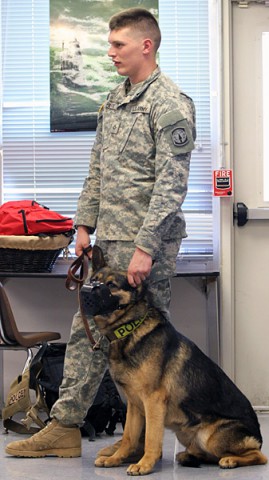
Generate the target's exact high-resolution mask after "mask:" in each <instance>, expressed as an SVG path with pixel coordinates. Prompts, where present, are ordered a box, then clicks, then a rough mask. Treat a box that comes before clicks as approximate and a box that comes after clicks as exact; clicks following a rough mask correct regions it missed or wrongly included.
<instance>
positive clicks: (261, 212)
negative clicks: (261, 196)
mask: <svg viewBox="0 0 269 480" xmlns="http://www.w3.org/2000/svg"><path fill="white" fill-rule="evenodd" d="M233 219H234V222H235V221H237V226H238V227H243V226H244V225H245V224H246V223H247V221H248V220H269V208H248V207H247V206H246V205H245V203H243V202H237V204H236V205H235V204H234V207H233Z"/></svg>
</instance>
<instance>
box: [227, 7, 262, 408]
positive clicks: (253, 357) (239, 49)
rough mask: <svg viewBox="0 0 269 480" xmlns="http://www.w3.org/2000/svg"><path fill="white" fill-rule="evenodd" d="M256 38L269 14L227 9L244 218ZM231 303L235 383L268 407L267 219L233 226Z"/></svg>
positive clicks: (256, 199) (249, 193) (256, 144)
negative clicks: (230, 19) (229, 13)
mask: <svg viewBox="0 0 269 480" xmlns="http://www.w3.org/2000/svg"><path fill="white" fill-rule="evenodd" d="M262 32H269V8H268V7H266V6H265V4H257V3H252V2H251V3H249V5H248V7H247V8H240V7H239V6H238V4H237V3H233V7H232V58H233V60H232V71H233V85H232V90H233V121H234V124H233V162H234V202H235V204H236V203H237V202H243V203H245V204H246V206H247V207H249V209H250V210H249V213H250V216H253V215H254V211H253V210H252V209H253V208H254V209H255V208H257V207H261V206H262V192H261V180H262V161H263V159H262V156H263V134H262V126H263V121H262V118H263V117H262V115H263V109H262ZM268 61H269V58H268ZM268 108H269V106H268ZM268 135H269V128H268ZM267 181H268V182H269V178H268V179H267ZM263 206H264V207H265V206H266V205H265V204H263ZM251 211H252V212H253V215H252V214H251ZM263 211H264V210H263ZM234 302H235V305H234V308H235V309H234V315H235V321H234V328H235V338H234V352H235V358H234V360H235V381H236V383H237V385H238V386H239V387H240V388H241V389H242V390H243V391H244V392H245V393H246V395H247V396H248V397H249V399H250V400H251V402H252V404H253V405H255V406H258V405H259V406H260V405H261V406H265V405H269V219H268V220H249V221H248V222H247V223H246V224H245V225H244V226H242V227H238V226H237V224H236V223H235V224H234Z"/></svg>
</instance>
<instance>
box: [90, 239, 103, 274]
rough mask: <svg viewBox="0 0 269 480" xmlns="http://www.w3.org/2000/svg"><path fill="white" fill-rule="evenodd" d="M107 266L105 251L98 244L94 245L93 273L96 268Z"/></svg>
mask: <svg viewBox="0 0 269 480" xmlns="http://www.w3.org/2000/svg"><path fill="white" fill-rule="evenodd" d="M105 266H106V262H105V258H104V254H103V251H102V249H101V248H100V247H98V246H97V245H94V246H93V249H92V271H93V273H94V272H95V271H96V270H99V269H100V268H103V267H105Z"/></svg>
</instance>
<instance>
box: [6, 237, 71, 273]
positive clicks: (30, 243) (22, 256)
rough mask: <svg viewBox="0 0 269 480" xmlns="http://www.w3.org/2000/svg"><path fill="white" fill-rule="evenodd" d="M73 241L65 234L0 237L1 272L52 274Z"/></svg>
mask: <svg viewBox="0 0 269 480" xmlns="http://www.w3.org/2000/svg"><path fill="white" fill-rule="evenodd" d="M72 240H73V237H72V236H66V235H64V234H60V235H55V236H53V237H50V236H45V237H39V236H15V235H14V236H9V235H0V271H1V272H16V273H24V272H25V273H35V272H38V273H41V272H51V271H52V269H53V266H54V264H55V262H56V260H57V258H58V256H59V255H60V253H61V252H62V251H63V249H64V248H66V247H67V246H68V245H69V244H70V243H71V242H72Z"/></svg>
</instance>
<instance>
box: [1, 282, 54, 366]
mask: <svg viewBox="0 0 269 480" xmlns="http://www.w3.org/2000/svg"><path fill="white" fill-rule="evenodd" d="M60 338H61V335H60V333H58V332H21V331H19V330H18V328H17V325H16V321H15V318H14V315H13V312H12V309H11V305H10V303H9V300H8V297H7V294H6V292H5V289H4V286H3V284H2V283H1V282H0V350H25V351H26V352H27V359H26V362H25V365H24V368H23V372H24V371H25V369H26V368H27V367H28V366H29V365H30V362H31V360H32V358H33V352H32V348H39V347H40V346H42V344H44V343H47V342H51V341H52V340H59V339H60Z"/></svg>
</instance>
